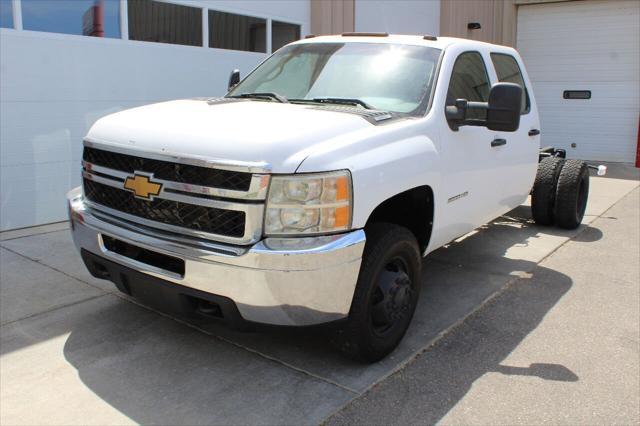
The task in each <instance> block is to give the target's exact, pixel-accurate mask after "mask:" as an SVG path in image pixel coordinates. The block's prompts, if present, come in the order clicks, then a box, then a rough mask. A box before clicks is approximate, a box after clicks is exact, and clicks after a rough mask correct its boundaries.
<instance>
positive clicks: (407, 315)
mask: <svg viewBox="0 0 640 426" xmlns="http://www.w3.org/2000/svg"><path fill="white" fill-rule="evenodd" d="M365 232H366V234H367V242H366V245H365V250H364V254H363V259H362V265H361V267H360V275H359V277H358V283H357V285H356V290H355V293H354V296H353V301H352V303H351V311H350V313H349V319H348V321H347V323H346V325H345V326H344V327H342V328H340V329H339V330H337V332H336V334H335V336H334V337H335V339H334V342H335V343H336V344H337V345H338V347H339V349H340V350H342V351H343V352H344V353H345V354H347V355H348V356H350V357H352V358H355V359H358V360H362V361H366V362H374V361H378V360H380V359H382V358H384V357H385V356H386V355H388V354H389V353H390V352H391V351H393V350H394V349H395V347H396V346H397V345H398V344H399V343H400V341H401V340H402V337H403V336H404V334H405V332H406V331H407V328H408V327H409V324H410V322H411V318H412V317H413V313H414V311H415V309H416V305H417V302H418V296H419V294H420V267H421V255H420V250H419V248H418V242H417V241H416V238H415V236H414V235H413V234H412V233H411V231H409V230H408V229H406V228H404V227H402V226H398V225H394V224H389V223H376V224H373V225H371V226H369V227H368V228H367V229H365Z"/></svg>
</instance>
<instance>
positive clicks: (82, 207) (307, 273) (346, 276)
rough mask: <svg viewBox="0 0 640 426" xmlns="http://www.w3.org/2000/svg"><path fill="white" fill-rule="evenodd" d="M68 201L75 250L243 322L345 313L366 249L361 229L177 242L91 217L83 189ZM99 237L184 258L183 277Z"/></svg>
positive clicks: (295, 321) (296, 321) (293, 321)
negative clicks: (218, 301)
mask: <svg viewBox="0 0 640 426" xmlns="http://www.w3.org/2000/svg"><path fill="white" fill-rule="evenodd" d="M67 199H68V203H69V216H70V220H71V229H72V234H73V241H74V243H75V245H76V247H77V248H78V250H80V251H85V252H89V253H91V254H93V255H94V256H98V257H99V258H104V259H106V260H108V261H110V264H111V263H115V264H117V265H122V266H124V267H125V268H127V270H134V271H137V272H140V273H143V274H145V275H147V276H150V277H155V278H157V279H161V280H162V281H164V282H166V283H173V284H174V285H176V288H178V289H179V288H188V289H193V290H195V291H196V292H203V294H208V295H214V296H220V297H221V298H224V299H230V300H231V301H232V302H233V303H235V306H236V307H237V312H239V315H240V316H241V317H242V319H243V320H246V321H251V322H257V323H264V324H273V325H290V326H308V325H316V324H322V323H327V322H332V321H336V320H340V319H343V318H345V317H347V316H348V314H349V309H350V307H351V300H352V298H353V294H354V291H355V286H356V282H357V279H358V273H359V270H360V263H361V259H362V252H363V249H364V243H365V234H364V231H362V230H357V231H352V232H350V233H347V234H341V235H333V236H322V237H305V238H267V239H264V240H262V241H260V242H258V243H256V244H255V245H253V246H250V247H237V246H226V245H221V244H216V243H210V242H206V241H199V240H194V239H192V238H189V239H187V238H180V237H179V236H176V234H170V233H166V232H162V231H160V230H157V229H156V230H154V229H151V228H147V227H141V226H140V225H138V224H133V223H131V222H127V221H124V220H121V219H119V218H115V217H113V216H108V215H105V214H103V213H101V212H98V211H95V210H92V209H90V208H89V207H88V206H87V204H85V202H84V199H83V196H82V191H81V188H76V189H74V190H72V191H70V192H69V194H67ZM103 236H108V237H112V238H115V239H118V240H121V241H124V242H125V243H128V244H131V245H134V246H137V247H141V248H143V249H147V250H150V251H153V252H157V253H161V254H164V255H168V256H172V257H174V258H178V259H181V260H183V261H184V274H176V273H175V272H170V271H168V270H163V269H162V268H161V267H157V266H152V265H149V264H145V263H143V262H140V261H138V260H134V259H132V258H129V257H126V256H124V255H121V254H118V253H116V252H114V251H110V250H108V249H107V248H106V247H105V244H104V241H103ZM86 257H87V256H83V258H85V262H86V261H87V260H86ZM90 257H92V258H93V256H90ZM109 279H111V280H112V281H114V282H116V281H118V280H116V279H113V278H109ZM134 296H135V294H134Z"/></svg>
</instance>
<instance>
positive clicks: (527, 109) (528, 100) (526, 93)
mask: <svg viewBox="0 0 640 426" xmlns="http://www.w3.org/2000/svg"><path fill="white" fill-rule="evenodd" d="M494 55H496V56H506V57H507V58H511V59H513V62H515V64H516V66H517V67H518V73H519V74H520V78H521V79H522V84H523V86H524V87H523V89H524V96H525V100H526V102H525V109H524V111H522V110H521V111H520V115H527V114H529V113H530V112H531V98H530V97H529V87H528V85H527V81H526V80H525V79H524V74H523V73H522V68H521V67H520V63H519V62H518V59H516V57H515V56H513V55H511V54H510V53H504V52H489V58H490V59H491V65H492V66H493V71H494V72H495V73H496V81H497V82H498V83H503V82H502V81H501V80H500V76H499V75H498V67H496V64H495V62H494V61H493V56H494Z"/></svg>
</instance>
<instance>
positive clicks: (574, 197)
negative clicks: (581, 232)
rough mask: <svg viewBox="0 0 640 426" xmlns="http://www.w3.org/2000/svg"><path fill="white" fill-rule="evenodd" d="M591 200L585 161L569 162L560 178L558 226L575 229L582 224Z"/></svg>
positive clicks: (557, 198) (556, 204)
mask: <svg viewBox="0 0 640 426" xmlns="http://www.w3.org/2000/svg"><path fill="white" fill-rule="evenodd" d="M588 198H589V168H588V167H587V164H586V163H585V162H584V161H580V160H567V161H565V163H564V166H563V167H562V171H561V172H560V176H559V177H558V185H557V189H556V202H555V216H556V224H557V225H558V226H559V227H561V228H564V229H575V228H577V227H578V226H579V225H580V223H581V222H582V218H583V217H584V212H585V210H586V209H587V199H588Z"/></svg>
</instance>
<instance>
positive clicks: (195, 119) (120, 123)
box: [87, 100, 376, 173]
mask: <svg viewBox="0 0 640 426" xmlns="http://www.w3.org/2000/svg"><path fill="white" fill-rule="evenodd" d="M375 131H376V126H375V125H374V124H372V123H371V122H369V121H367V120H366V119H365V118H363V117H362V116H360V115H358V114H350V113H345V112H336V111H331V110H328V109H327V108H323V107H315V106H313V105H301V104H280V103H276V102H266V101H255V100H229V101H226V100H212V101H207V100H179V101H170V102H163V103H158V104H152V105H147V106H143V107H138V108H133V109H129V110H125V111H121V112H118V113H115V114H111V115H108V116H106V117H103V118H101V119H100V120H98V121H97V122H96V123H95V124H94V125H93V127H92V128H91V129H90V130H89V133H88V134H87V140H89V141H93V142H100V143H103V144H112V145H119V146H123V145H124V146H127V147H129V148H131V149H132V150H142V151H145V150H147V151H157V152H164V153H166V154H170V155H179V156H185V157H200V158H206V159H209V160H212V161H215V160H230V161H234V162H250V163H258V162H264V163H268V164H269V165H270V166H271V169H272V171H273V172H274V173H293V172H295V170H296V169H297V168H298V166H299V165H300V164H301V163H302V161H304V159H305V158H306V157H307V156H308V155H309V154H310V153H311V152H313V150H315V149H318V148H320V146H321V145H322V144H324V143H335V142H336V138H345V140H353V138H358V139H359V138H362V137H366V135H367V134H369V133H370V132H375Z"/></svg>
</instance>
